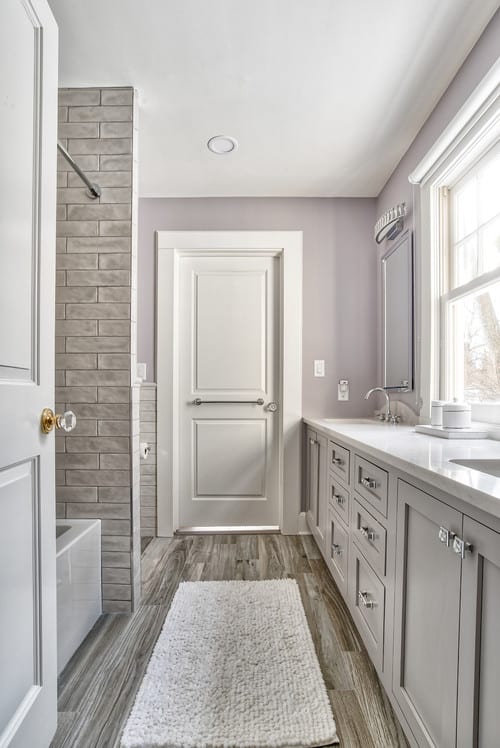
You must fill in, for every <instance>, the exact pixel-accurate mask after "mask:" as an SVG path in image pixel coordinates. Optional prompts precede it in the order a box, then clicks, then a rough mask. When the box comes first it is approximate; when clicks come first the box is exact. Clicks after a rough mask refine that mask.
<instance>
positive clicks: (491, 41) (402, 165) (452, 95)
mask: <svg viewBox="0 0 500 748" xmlns="http://www.w3.org/2000/svg"><path fill="white" fill-rule="evenodd" d="M499 52H500V10H499V11H497V13H496V14H495V15H494V16H493V18H492V19H491V21H490V23H489V24H488V26H487V27H486V29H485V30H484V32H483V34H482V35H481V37H480V39H479V40H478V42H477V44H476V45H475V46H474V48H473V49H472V51H471V53H470V54H469V56H468V57H467V59H466V60H465V62H464V64H463V65H462V67H461V68H460V70H459V71H458V73H457V75H456V76H455V78H454V79H453V81H452V82H451V84H450V86H449V87H448V89H447V90H446V93H445V94H444V95H443V96H442V97H441V99H440V101H439V102H438V104H437V106H436V107H435V109H434V111H433V112H432V114H431V115H430V117H429V118H428V120H427V121H426V123H425V124H424V126H423V127H422V129H421V130H420V132H419V133H418V135H417V137H416V138H415V140H414V141H413V143H412V145H411V146H410V148H409V149H408V151H407V152H406V154H405V155H404V156H403V158H402V159H401V161H400V162H399V164H398V166H397V167H396V169H395V170H394V172H393V173H392V175H391V177H390V179H389V180H388V182H387V184H386V185H385V187H384V189H383V190H382V192H381V193H380V195H379V197H378V199H377V203H376V214H377V217H378V216H380V215H382V214H383V213H384V212H385V211H386V210H388V209H389V208H391V207H392V206H393V205H396V204H397V203H400V202H403V201H406V204H407V206H408V209H409V216H408V219H407V221H406V225H407V226H409V227H410V228H412V229H414V228H415V225H414V189H415V188H413V187H412V185H411V184H410V183H409V181H408V176H409V174H411V172H412V171H413V170H414V169H415V167H416V166H417V164H418V163H419V162H420V160H421V159H422V158H423V157H424V156H425V154H426V153H427V151H428V150H429V149H430V148H431V146H432V145H433V144H434V142H435V141H436V140H437V139H438V137H439V136H440V135H441V133H442V132H443V130H444V129H445V128H446V126H447V125H448V124H449V122H450V121H451V120H452V119H453V117H454V116H455V114H456V113H457V112H458V111H459V109H460V108H461V107H462V105H463V104H464V103H465V101H466V100H467V98H468V97H469V96H470V94H471V93H472V92H473V90H474V89H475V88H476V86H477V85H478V84H479V83H480V81H481V80H482V78H484V76H485V75H486V73H487V72H488V70H489V69H490V68H491V66H492V65H493V64H494V63H495V62H496V60H497V59H498V56H499ZM415 240H416V241H415V246H416V251H417V252H418V236H415ZM388 244H390V242H384V243H382V245H381V246H380V250H379V254H380V255H382V254H383V253H384V252H385V251H387V249H388V246H387V245H388ZM379 288H380V282H379ZM378 309H379V324H378V331H379V337H378V340H379V345H378V350H379V357H378V359H379V360H378V371H379V374H380V372H381V371H382V366H381V334H380V331H381V329H382V328H381V320H380V309H381V304H380V302H379V304H378ZM401 399H402V400H405V401H406V402H408V403H412V402H414V400H415V398H414V397H411V396H410V395H407V396H402V397H401Z"/></svg>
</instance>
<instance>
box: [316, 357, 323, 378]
mask: <svg viewBox="0 0 500 748" xmlns="http://www.w3.org/2000/svg"><path fill="white" fill-rule="evenodd" d="M314 376H315V377H324V376H325V362H324V361H323V360H321V359H315V360H314Z"/></svg>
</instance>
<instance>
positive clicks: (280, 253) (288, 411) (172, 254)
mask: <svg viewBox="0 0 500 748" xmlns="http://www.w3.org/2000/svg"><path fill="white" fill-rule="evenodd" d="M156 249H157V286H156V288H157V293H156V310H157V314H156V368H157V463H158V464H157V497H158V527H157V531H158V535H159V536H164V537H171V536H172V535H173V533H174V531H175V529H176V527H177V526H178V507H177V496H178V459H177V453H176V450H177V445H178V443H179V438H178V435H179V412H178V411H179V409H178V399H179V398H178V384H177V371H178V368H177V367H178V351H177V340H176V337H177V336H176V330H177V321H178V310H179V303H178V302H179V299H178V282H177V281H178V275H179V258H180V257H181V256H185V255H186V254H191V253H195V254H200V253H205V252H206V253H217V254H220V253H221V252H228V253H231V254H233V255H234V254H237V253H238V252H242V253H245V254H248V253H250V252H261V253H266V254H269V253H273V254H274V255H276V256H277V257H278V258H279V264H280V281H281V294H280V304H281V308H280V336H279V337H280V340H281V351H280V356H279V358H280V371H279V391H280V424H279V460H280V467H279V497H280V528H281V531H282V532H283V533H284V534H296V533H297V532H298V530H299V516H300V510H301V472H300V465H301V459H300V457H301V455H300V452H301V419H302V232H301V231H157V232H156ZM285 497H286V500H285Z"/></svg>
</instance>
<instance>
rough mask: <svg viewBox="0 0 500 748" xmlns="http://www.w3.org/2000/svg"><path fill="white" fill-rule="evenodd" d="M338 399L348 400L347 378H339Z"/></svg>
mask: <svg viewBox="0 0 500 748" xmlns="http://www.w3.org/2000/svg"><path fill="white" fill-rule="evenodd" d="M337 392H338V397H337V399H338V400H349V380H348V379H339V384H338V390H337Z"/></svg>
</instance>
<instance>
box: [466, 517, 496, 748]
mask: <svg viewBox="0 0 500 748" xmlns="http://www.w3.org/2000/svg"><path fill="white" fill-rule="evenodd" d="M462 538H463V540H465V541H466V542H468V543H470V546H471V550H470V551H466V552H465V557H464V559H463V561H462V595H461V601H462V602H461V614H460V655H459V663H460V664H459V679H458V715H457V717H458V734H457V746H459V748H472V747H474V748H476V747H477V748H490V746H498V745H500V697H499V692H500V623H499V622H500V535H499V534H498V533H497V532H494V531H493V530H490V529H489V528H488V527H485V526H484V525H482V524H480V523H479V522H476V521H475V520H472V519H470V518H469V517H464V526H463V535H462Z"/></svg>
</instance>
